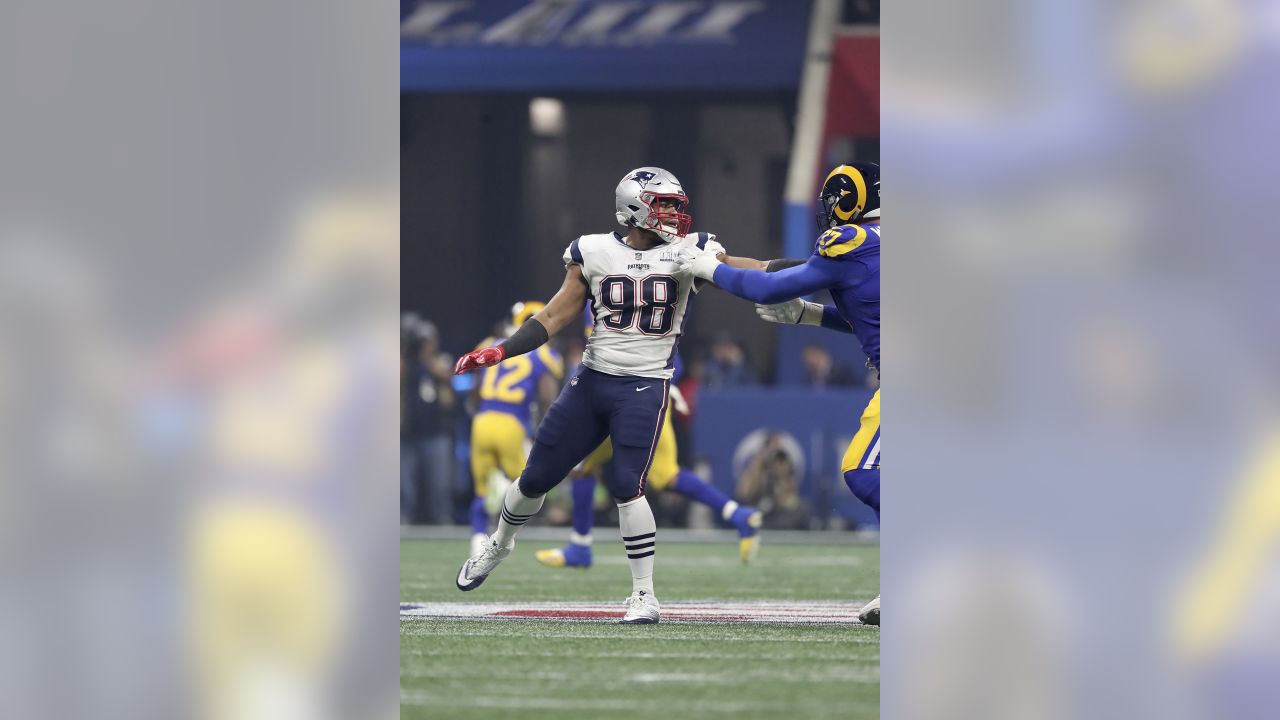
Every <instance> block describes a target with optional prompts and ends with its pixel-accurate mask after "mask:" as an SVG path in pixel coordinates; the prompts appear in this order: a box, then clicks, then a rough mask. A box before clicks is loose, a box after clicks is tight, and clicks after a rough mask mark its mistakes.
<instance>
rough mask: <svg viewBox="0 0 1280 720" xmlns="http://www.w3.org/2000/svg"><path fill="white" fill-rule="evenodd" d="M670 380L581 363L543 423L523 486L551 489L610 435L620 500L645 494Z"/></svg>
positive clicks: (529, 490)
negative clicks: (613, 372) (611, 371)
mask: <svg viewBox="0 0 1280 720" xmlns="http://www.w3.org/2000/svg"><path fill="white" fill-rule="evenodd" d="M667 383H668V381H667V380H660V379H655V378H641V377H619V376H616V375H607V374H605V373H602V372H597V371H595V370H591V369H589V368H587V367H583V366H579V367H578V369H577V371H576V372H575V373H574V376H573V378H572V379H571V380H570V381H569V383H568V384H567V385H565V387H564V390H562V391H561V392H560V397H559V398H556V401H555V402H554V403H552V405H551V407H550V408H548V409H547V414H546V416H545V417H543V418H542V424H540V425H539V426H538V433H537V436H536V437H535V438H534V441H533V450H532V451H531V452H530V453H529V462H528V463H526V464H525V466H524V473H523V474H521V475H520V488H521V489H522V490H524V491H525V493H526V494H535V495H539V494H544V493H546V492H547V491H549V490H551V488H553V487H555V486H556V485H559V484H560V481H561V480H563V479H564V478H565V476H567V475H568V474H569V471H570V470H572V469H573V468H574V466H576V465H577V464H578V463H580V462H582V460H583V459H584V458H586V457H587V455H589V454H590V453H591V451H592V450H595V449H596V448H597V447H598V446H599V445H600V443H602V442H604V439H605V438H606V437H609V438H611V439H612V440H613V459H612V460H611V461H610V462H612V463H613V468H612V469H613V472H612V473H611V475H612V479H611V481H610V488H609V489H610V491H611V492H612V493H613V496H614V497H615V498H617V499H618V500H629V499H631V498H633V497H635V496H637V495H643V494H644V483H645V479H646V476H647V475H648V474H649V465H650V464H651V463H652V462H653V452H654V450H655V449H657V447H658V435H659V433H661V432H662V415H663V413H664V412H666V409H667Z"/></svg>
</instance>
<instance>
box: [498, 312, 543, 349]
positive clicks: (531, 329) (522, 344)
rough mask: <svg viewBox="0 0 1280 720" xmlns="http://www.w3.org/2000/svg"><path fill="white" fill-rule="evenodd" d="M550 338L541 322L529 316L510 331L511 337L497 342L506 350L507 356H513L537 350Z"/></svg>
mask: <svg viewBox="0 0 1280 720" xmlns="http://www.w3.org/2000/svg"><path fill="white" fill-rule="evenodd" d="M550 339H551V336H550V335H548V334H547V329H546V328H545V327H543V326H542V323H540V322H538V321H537V320H535V319H533V318H529V319H528V320H525V321H524V324H523V325H521V326H520V329H519V330H516V331H515V332H514V333H512V335H511V337H509V338H507V339H506V340H503V341H502V342H500V343H498V344H499V345H501V346H502V347H503V349H505V350H506V351H507V357H515V356H516V355H524V354H525V353H530V352H533V351H534V350H537V349H538V348H540V347H542V346H543V345H545V344H546V342H547V341H548V340H550Z"/></svg>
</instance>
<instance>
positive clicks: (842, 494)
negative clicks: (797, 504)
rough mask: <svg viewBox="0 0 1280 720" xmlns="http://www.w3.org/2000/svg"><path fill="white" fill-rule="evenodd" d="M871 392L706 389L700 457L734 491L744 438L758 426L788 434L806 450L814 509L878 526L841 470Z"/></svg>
mask: <svg viewBox="0 0 1280 720" xmlns="http://www.w3.org/2000/svg"><path fill="white" fill-rule="evenodd" d="M828 334H834V333H828ZM872 392H873V391H871V390H862V389H858V390H827V391H823V392H811V391H807V390H785V389H758V390H741V389H735V390H722V391H712V390H703V391H702V392H700V393H699V395H698V408H697V415H696V417H695V419H694V424H693V437H694V445H695V446H696V451H697V454H698V456H700V457H703V458H705V459H706V460H707V461H709V462H710V463H711V472H712V481H713V482H714V483H715V484H716V485H717V486H718V487H720V488H721V489H722V490H725V491H726V492H729V493H732V492H733V490H734V486H735V485H736V483H737V472H735V468H734V453H735V451H736V450H738V448H739V446H740V445H741V444H742V443H743V441H744V439H746V438H747V436H749V435H750V434H751V433H753V432H756V431H758V430H772V431H779V432H783V433H787V434H788V435H790V436H791V438H793V439H794V441H795V443H796V445H797V446H798V447H799V449H800V452H801V453H802V454H803V458H804V464H805V468H804V474H803V478H802V484H801V493H802V494H803V495H804V496H805V497H806V498H808V499H809V501H810V507H811V509H812V510H813V512H814V513H815V514H816V515H818V516H819V517H829V516H832V515H839V516H841V517H844V518H845V519H847V520H849V521H850V522H853V523H856V524H858V525H875V524H876V517H875V513H873V512H872V511H871V508H868V507H867V506H865V505H863V504H862V503H861V502H859V501H858V499H857V498H855V497H854V496H853V494H852V493H851V492H849V489H848V487H846V486H845V484H844V479H843V477H842V476H841V474H840V460H841V458H842V456H843V455H844V451H845V448H846V447H847V446H848V445H849V441H850V440H851V439H852V438H853V434H854V433H855V432H856V431H857V429H858V419H859V417H860V416H861V415H862V409H863V408H864V407H865V406H866V404H867V401H868V400H870V399H871V394H872ZM739 464H741V463H739Z"/></svg>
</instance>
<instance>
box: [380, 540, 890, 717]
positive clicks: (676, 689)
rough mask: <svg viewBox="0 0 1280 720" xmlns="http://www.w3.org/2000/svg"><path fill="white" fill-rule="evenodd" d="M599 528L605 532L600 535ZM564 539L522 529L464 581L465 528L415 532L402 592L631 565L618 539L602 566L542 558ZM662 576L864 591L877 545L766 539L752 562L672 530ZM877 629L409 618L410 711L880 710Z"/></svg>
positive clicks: (403, 662) (513, 593)
mask: <svg viewBox="0 0 1280 720" xmlns="http://www.w3.org/2000/svg"><path fill="white" fill-rule="evenodd" d="M598 542H599V541H598ZM551 546H554V543H539V542H536V541H532V540H524V541H521V542H520V544H519V545H518V546H517V547H516V550H515V552H514V553H513V554H512V556H511V557H510V558H508V559H507V560H506V561H505V562H504V563H503V564H502V565H501V566H500V567H499V568H498V569H497V570H495V571H494V573H493V575H492V576H491V577H490V578H489V580H488V581H487V582H486V583H485V584H484V586H482V587H481V588H479V589H477V590H475V591H473V592H470V593H465V594H464V593H461V592H459V591H458V590H457V589H456V588H455V587H454V584H453V581H454V576H455V575H456V574H457V571H458V566H459V565H460V564H461V563H462V561H463V560H464V559H465V557H466V555H467V552H468V546H467V543H466V541H463V540H457V541H452V540H448V541H446V540H404V541H402V542H401V546H400V598H401V601H402V602H424V603H434V602H469V603H483V602H498V601H503V602H517V603H519V602H534V601H538V602H548V601H553V602H558V601H603V602H608V603H614V604H616V605H617V608H618V613H619V616H620V615H621V612H622V600H623V599H624V598H625V597H626V596H627V595H628V594H629V593H630V591H631V576H630V573H629V571H628V568H627V564H626V558H625V556H624V555H623V553H622V548H621V546H620V545H619V544H617V543H599V544H597V546H596V552H595V555H596V565H595V567H593V568H592V569H590V570H587V571H583V570H571V569H552V568H546V567H543V566H541V565H539V564H538V563H537V562H536V561H535V560H534V559H533V552H534V551H535V550H537V549H539V548H542V547H551ZM657 557H658V563H657V565H656V570H655V580H656V582H655V587H656V590H657V595H658V599H659V600H660V601H662V602H663V603H664V604H666V603H673V602H679V601H712V600H724V601H730V600H754V601H759V600H779V601H793V602H794V601H851V602H852V601H856V602H862V601H865V600H867V599H870V598H871V597H873V596H874V595H875V594H876V593H877V592H878V587H879V571H880V565H879V548H878V547H872V546H837V545H827V546H805V545H781V544H779V545H768V544H766V545H765V546H764V547H763V549H762V550H761V552H760V556H759V557H758V558H757V560H756V561H755V562H754V563H753V564H751V565H749V566H743V565H741V564H740V563H739V562H738V558H737V547H736V545H734V544H731V543H724V544H694V543H688V544H680V543H675V542H667V543H663V544H662V545H660V546H659V549H658V556H657ZM879 668H880V631H879V629H878V628H872V627H862V626H849V625H842V626H795V625H783V624H705V625H703V624H666V623H664V624H659V625H648V626H619V625H614V624H606V623H588V622H568V621H563V620H492V619H487V620H456V619H446V620H434V619H421V618H402V619H401V621H400V673H401V675H400V688H401V717H403V718H450V719H452V718H460V719H461V718H508V717H510V718H517V717H518V718H522V719H539V718H555V719H556V720H578V719H582V720H588V719H590V720H600V719H602V718H612V717H627V718H648V719H650V720H676V719H678V718H720V717H724V718H730V717H731V718H740V719H746V718H789V719H790V720H800V719H801V718H804V719H806V720H807V719H810V718H840V719H841V720H859V719H861V718H877V717H879V707H880V669H879Z"/></svg>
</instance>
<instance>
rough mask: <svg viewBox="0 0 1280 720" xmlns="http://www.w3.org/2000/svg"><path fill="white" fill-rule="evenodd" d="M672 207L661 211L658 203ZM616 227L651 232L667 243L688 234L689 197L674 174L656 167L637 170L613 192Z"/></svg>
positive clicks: (628, 174)
mask: <svg viewBox="0 0 1280 720" xmlns="http://www.w3.org/2000/svg"><path fill="white" fill-rule="evenodd" d="M664 201H665V202H667V203H669V204H674V205H675V207H674V208H670V207H668V208H661V207H659V205H660V203H662V202H664ZM614 207H615V208H616V209H617V213H616V214H615V215H614V217H616V218H617V219H618V224H619V225H622V226H624V227H638V228H643V229H645V230H652V231H653V232H655V233H657V234H658V235H659V236H660V237H661V238H662V239H663V240H665V241H667V242H675V241H676V240H679V239H680V238H682V237H684V236H685V235H687V234H688V233H689V227H690V226H691V225H692V224H693V218H692V217H690V216H689V214H688V213H686V212H685V208H687V207H689V196H688V195H686V194H685V192H684V188H683V187H681V186H680V181H679V180H677V179H676V176H675V175H672V174H671V173H669V172H667V171H666V170H663V169H662V168H659V167H642V168H636V169H635V170H632V171H631V172H629V173H627V174H626V175H624V176H623V178H622V181H621V182H619V183H618V188H617V189H616V190H614Z"/></svg>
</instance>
